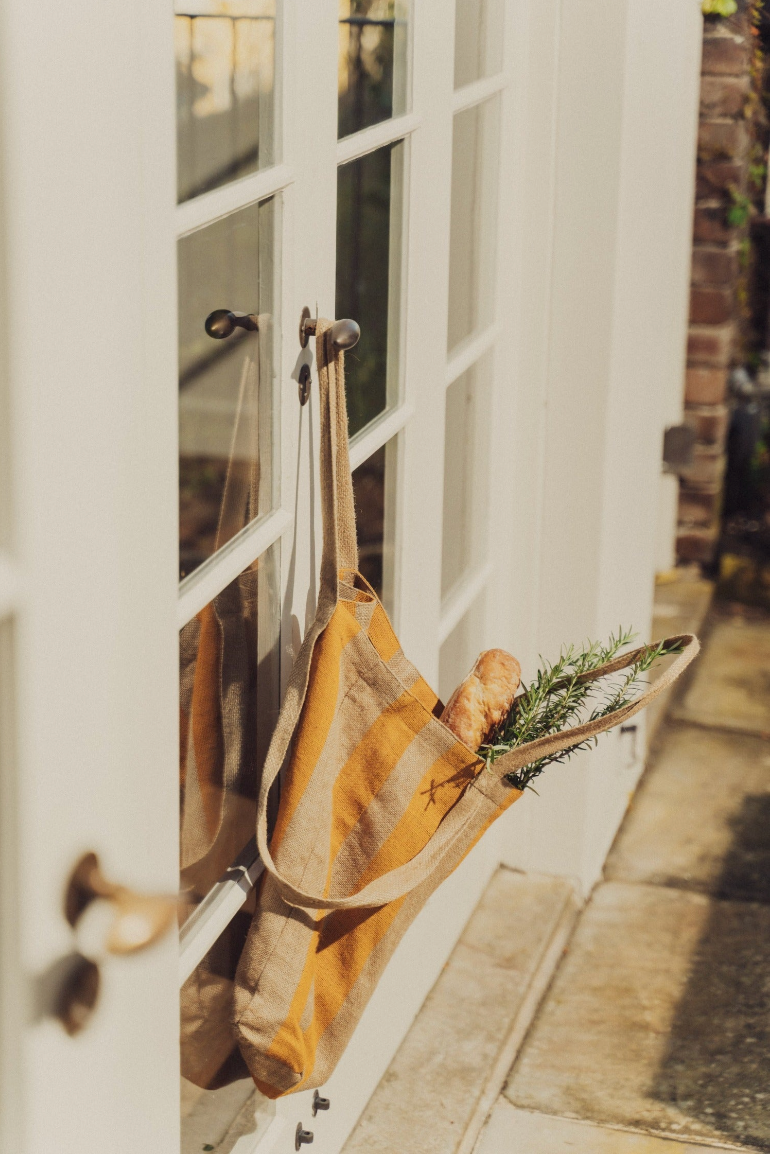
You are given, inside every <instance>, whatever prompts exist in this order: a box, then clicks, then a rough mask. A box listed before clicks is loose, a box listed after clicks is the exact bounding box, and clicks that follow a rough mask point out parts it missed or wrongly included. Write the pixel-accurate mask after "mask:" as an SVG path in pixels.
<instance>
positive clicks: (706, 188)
mask: <svg viewBox="0 0 770 1154" xmlns="http://www.w3.org/2000/svg"><path fill="white" fill-rule="evenodd" d="M744 182H745V173H744V171H743V165H742V164H733V163H732V162H731V161H728V160H704V161H701V162H700V163H699V165H698V170H697V173H696V175H695V197H696V200H699V201H701V200H715V199H719V200H721V201H723V202H724V203H729V195H730V191H731V189H736V190H737V191H738V192H740V191H741V190H742V189H743V186H744Z"/></svg>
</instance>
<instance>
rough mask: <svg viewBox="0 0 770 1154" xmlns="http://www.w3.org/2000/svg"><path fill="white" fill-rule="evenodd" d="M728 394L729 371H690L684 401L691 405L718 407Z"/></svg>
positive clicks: (698, 369) (695, 369)
mask: <svg viewBox="0 0 770 1154" xmlns="http://www.w3.org/2000/svg"><path fill="white" fill-rule="evenodd" d="M726 394H727V369H700V368H693V369H688V370H687V372H686V374H685V392H684V399H685V401H687V402H688V404H691V405H718V404H720V403H721V402H722V401H724V399H725V396H726Z"/></svg>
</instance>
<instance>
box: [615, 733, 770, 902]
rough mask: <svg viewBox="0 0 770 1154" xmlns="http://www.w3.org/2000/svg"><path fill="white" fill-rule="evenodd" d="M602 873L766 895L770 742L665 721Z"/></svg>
mask: <svg viewBox="0 0 770 1154" xmlns="http://www.w3.org/2000/svg"><path fill="white" fill-rule="evenodd" d="M605 877H606V878H608V879H609V880H613V881H639V882H646V883H651V884H653V885H673V886H679V887H681V888H685V889H693V890H699V891H700V892H702V893H709V894H712V895H714V896H718V897H726V898H743V899H746V900H750V901H765V902H770V741H767V740H764V739H762V738H759V737H753V736H746V735H744V734H739V733H728V732H726V731H724V732H722V731H719V730H712V729H704V728H702V727H700V726H692V725H684V724H672V723H668V724H667V726H666V728H665V730H664V731H663V735H662V741H660V742H659V743H658V748H657V752H656V754H655V756H654V757H653V759H652V762H651V764H650V767H649V768H648V770H647V772H646V773H645V776H644V779H643V781H642V784H641V786H640V788H639V790H638V791H637V794H636V796H635V797H634V799H633V802H632V804H631V807H630V809H629V812H628V814H627V815H626V819H625V821H624V823H623V827H622V829H621V831H620V834H619V835H618V838H617V840H616V842H615V845H614V846H613V849H612V851H611V853H610V856H609V858H608V859H607V864H606V866H605Z"/></svg>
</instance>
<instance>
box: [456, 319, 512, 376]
mask: <svg viewBox="0 0 770 1154" xmlns="http://www.w3.org/2000/svg"><path fill="white" fill-rule="evenodd" d="M498 336H499V328H498V326H497V325H496V324H494V325H489V326H488V327H487V328H485V329H483V330H482V332H480V333H478V334H477V335H476V336H473V337H471V338H470V339H469V340H467V341H464V342H463V343H462V344H461V345H460V346H459V347H458V348H457V349H455V351H454V352H453V353H452V355H451V357H450V358H449V360H448V361H447V368H446V385H447V388H448V387H449V386H450V385H451V384H452V383H453V382H454V381H456V380H457V378H458V377H461V376H462V375H463V373H465V372H467V371H468V369H470V368H471V367H472V366H473V365H475V363H476V361H478V360H481V358H482V357H483V356H484V353H486V352H488V351H489V350H490V349H491V348H492V346H493V345H494V343H495V341H496V340H497V338H498Z"/></svg>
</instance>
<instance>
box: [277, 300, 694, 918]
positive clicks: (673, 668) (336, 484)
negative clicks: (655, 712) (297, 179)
mask: <svg viewBox="0 0 770 1154" xmlns="http://www.w3.org/2000/svg"><path fill="white" fill-rule="evenodd" d="M330 328H331V325H330V322H329V321H319V322H318V327H317V340H316V344H317V353H316V356H317V362H318V377H319V392H320V403H321V495H322V497H321V499H322V513H323V529H324V540H323V554H322V559H321V589H320V595H319V601H318V612H317V614H316V617H315V620H314V621H313V624H312V626H311V627H310V629H309V630H308V633H307V635H306V637H305V640H304V642H303V644H302V648H301V649H300V652H299V655H298V657H297V660H296V662H295V664H294V668H293V670H292V674H291V677H290V679H289V683H288V686H287V690H286V697H285V700H284V704H283V707H282V709H281V714H280V717H279V719H278V725H277V726H276V730H275V733H274V735H273V740H272V742H271V745H270V750H269V752H268V755H267V759H266V762H265V767H264V771H263V775H262V784H261V788H260V796H259V804H258V815H257V846H258V849H259V853H260V857H261V858H262V861H263V863H264V866H265V869H266V871H267V873H269V874H270V875H271V877H272V878H273V879H274V880H275V883H276V885H277V887H278V890H279V892H280V894H281V897H282V898H283V900H284V901H285V902H286V903H287V904H288V905H291V906H296V907H298V908H300V909H307V910H345V909H363V908H372V907H377V906H383V905H386V904H387V903H388V902H392V901H397V900H398V899H399V898H402V897H404V896H405V895H406V894H408V893H409V892H410V891H411V890H413V889H414V888H415V887H416V886H418V885H420V883H422V882H424V881H426V880H427V879H428V878H429V877H430V876H431V874H433V873H434V871H435V870H436V869H437V868H438V867H439V865H440V863H441V861H442V859H443V858H444V857H445V855H446V854H448V853H451V851H452V850H453V849H455V848H458V847H459V846H460V845H461V843H462V840H463V838H465V839H466V840H468V841H469V844H470V841H471V840H472V838H473V836H474V833H473V831H474V829H475V826H476V824H477V821H476V819H477V818H478V814H479V811H480V810H481V809H482V808H483V807H485V806H486V805H487V804H488V802H487V799H486V798H485V795H484V779H485V777H486V776H487V775H492V777H493V778H494V779H496V780H497V781H501V780H502V779H503V778H505V777H506V776H507V775H508V774H511V773H515V772H516V771H517V770H519V769H521V768H523V767H524V766H525V765H529V764H530V763H531V762H533V761H537V760H538V759H539V758H541V757H547V756H550V755H552V754H555V753H559V752H561V751H562V750H566V749H570V748H571V747H573V746H575V745H580V744H581V743H582V742H584V741H586V740H588V739H590V738H593V737H596V736H598V734H600V733H603V732H605V730H608V729H612V728H614V727H615V726H616V725H620V724H622V723H623V722H624V721H627V720H628V719H629V718H630V717H633V716H634V714H635V713H638V712H639V710H640V709H644V707H645V706H646V705H649V703H650V702H651V701H653V700H654V699H655V698H656V697H657V696H658V695H659V694H661V693H663V692H664V691H665V690H666V689H667V688H668V687H669V686H670V685H671V684H672V683H673V682H674V681H675V680H676V678H677V677H678V676H679V675H680V673H682V671H683V670H684V669H685V667H686V666H687V665H689V663H690V662H691V661H692V659H693V658H694V657H695V655H696V654H697V652H698V650H699V648H700V646H699V643H698V640H697V638H696V637H694V636H693V635H692V634H683V635H681V636H678V637H672V638H669V639H668V642H667V644H668V645H669V646H671V647H676V646H680V645H681V646H682V647H683V649H682V652H681V653H680V654H679V655H678V656H677V658H676V660H675V661H674V662H673V664H672V665H670V666H669V668H668V669H667V670H666V671H665V672H664V673H663V675H662V676H661V677H660V678H659V679H658V680H657V681H656V682H654V684H652V685H650V686H649V687H648V688H647V689H646V690H645V691H644V692H643V693H642V694H640V696H639V697H638V698H636V699H635V700H634V701H632V702H630V703H629V704H628V705H625V706H623V707H622V708H621V709H618V710H616V711H615V712H614V713H613V714H611V715H610V716H609V717H602V718H597V719H595V720H593V721H588V722H585V723H584V724H583V725H577V726H573V727H572V728H571V729H565V730H562V731H561V732H560V733H554V734H551V735H550V736H548V737H542V738H539V739H538V740H537V741H532V742H529V743H527V744H524V745H521V746H518V747H517V748H516V749H513V750H511V752H510V753H507V754H505V755H503V756H502V757H499V758H497V759H496V760H495V761H494V763H493V764H492V765H490V766H486V767H483V768H481V762H480V761H479V767H480V769H479V774H478V775H477V777H476V779H475V780H474V781H473V782H472V783H471V784H470V786H469V787H468V789H467V790H466V792H465V794H464V795H463V797H462V798H461V799H460V800H459V802H458V803H457V804H456V805H455V806H454V807H453V808H452V809H451V810H450V812H449V813H448V814H447V815H446V817H445V818H444V820H443V821H442V823H441V825H440V826H439V829H438V830H437V832H436V833H435V834H434V836H433V837H432V838H431V840H430V841H429V842H428V844H427V845H426V846H425V848H424V849H422V850H421V851H420V852H419V853H417V854H416V855H415V856H414V857H413V858H412V859H411V861H408V862H406V863H405V864H404V865H402V866H399V867H397V868H396V869H393V870H390V871H389V872H387V873H384V874H382V875H381V876H380V877H378V878H375V879H374V881H372V882H370V883H369V884H368V885H366V886H364V887H363V889H361V890H360V891H359V892H357V893H349V894H344V895H335V896H331V895H330V894H325V893H309V892H306V891H305V890H302V889H300V888H299V887H297V886H295V885H293V884H292V883H291V882H290V881H289V880H288V879H287V878H286V877H284V876H283V875H282V874H281V873H280V871H279V869H278V867H277V866H276V864H275V862H274V860H273V858H272V856H271V854H270V847H269V845H268V840H267V798H268V793H269V791H270V787H271V785H272V784H273V782H274V781H275V779H276V777H277V776H278V773H279V772H280V769H281V765H282V764H283V760H284V757H285V755H286V752H287V750H288V748H289V743H290V741H291V738H292V734H293V733H294V730H295V727H296V725H297V722H298V721H299V717H300V712H301V710H302V705H303V702H304V700H305V694H306V692H307V684H308V677H309V673H310V663H311V659H312V655H313V648H314V646H315V642H316V640H317V638H318V637H319V636H320V634H321V633H322V632H323V630H324V629H325V628H326V626H327V624H328V623H329V620H330V619H331V616H332V613H333V612H334V609H335V607H336V604H337V597H338V578H339V573H340V570H341V569H357V550H356V524H355V511H354V504H353V487H352V482H351V475H350V462H349V459H348V441H347V412H346V407H345V381H344V360H343V354H342V352H337V351H335V350H334V348H333V346H332V342H331V333H330V331H329V330H330ZM646 652H647V649H646V647H644V646H642V647H641V648H640V649H635V650H633V651H632V652H630V653H626V654H624V655H623V656H621V657H617V658H615V659H614V660H613V661H610V662H607V663H606V664H605V665H603V666H601V667H600V668H598V669H596V670H593V671H591V672H590V673H587V674H584V675H583V676H582V678H581V680H583V681H595V680H598V679H599V678H601V677H606V676H609V675H611V674H613V673H617V672H619V671H620V670H622V669H626V668H628V667H629V666H631V665H633V664H634V663H635V662H636V661H638V660H639V658H640V657H641V656H643V655H644V654H645V653H646ZM474 756H475V755H474V754H473V753H472V752H471V751H470V750H469V758H470V759H472V758H473V757H474ZM511 788H512V789H513V788H514V787H513V786H511Z"/></svg>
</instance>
